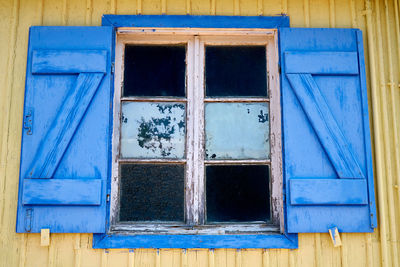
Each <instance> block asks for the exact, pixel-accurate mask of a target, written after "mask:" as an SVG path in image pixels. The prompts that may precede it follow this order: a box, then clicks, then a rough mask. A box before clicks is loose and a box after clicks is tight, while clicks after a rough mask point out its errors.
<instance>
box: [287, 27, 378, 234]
mask: <svg viewBox="0 0 400 267" xmlns="http://www.w3.org/2000/svg"><path fill="white" fill-rule="evenodd" d="M356 33H357V30H353V29H289V28H282V29H280V48H281V50H280V53H281V58H282V59H283V60H282V61H281V69H282V75H281V79H282V81H281V84H282V89H281V92H282V127H283V148H284V151H283V159H284V162H283V168H284V184H285V188H286V194H287V198H286V200H285V204H286V205H285V208H286V217H285V221H286V223H287V232H289V233H307V232H328V229H329V228H332V227H334V226H337V227H338V229H339V231H340V232H372V231H373V227H374V226H376V224H374V223H372V221H373V220H374V219H373V218H372V217H371V215H370V214H373V210H372V208H371V207H374V205H375V204H374V203H373V201H374V196H373V190H372V191H371V190H370V189H369V188H370V186H371V185H372V188H373V177H372V172H371V173H370V171H369V170H368V168H369V164H370V162H369V158H370V157H371V151H370V149H368V148H370V136H369V134H366V131H369V126H368V125H366V124H365V123H366V121H368V119H365V115H366V114H368V108H367V107H368V103H367V99H366V97H364V94H365V96H366V90H365V88H364V85H363V84H365V76H364V75H362V73H363V72H362V71H363V68H364V67H365V66H364V65H363V62H361V61H358V62H359V66H358V69H359V71H358V72H359V73H358V74H351V75H348V74H338V73H336V74H335V75H331V74H329V75H328V74H318V75H312V73H303V74H290V73H286V70H287V68H289V67H287V66H286V64H287V61H286V60H285V58H284V56H285V53H290V52H296V53H299V52H301V53H310V52H312V53H317V52H318V53H319V52H324V53H325V52H334V53H337V52H351V53H357V54H358V60H359V59H360V58H362V57H363V54H362V53H363V50H361V49H360V48H359V47H360V46H359V44H360V42H361V38H357V34H356ZM332 60H333V59H332ZM338 60H339V61H340V60H341V59H338ZM335 61H336V60H335ZM299 89H300V90H299ZM296 90H297V91H296ZM321 99H322V101H321ZM323 101H325V103H323ZM321 105H323V106H322V107H321ZM305 106H306V107H305ZM308 113H309V114H308ZM329 113H330V115H329ZM326 114H328V119H326ZM315 117H316V118H318V117H319V118H318V119H317V120H315ZM310 118H311V120H310ZM334 122H335V123H334ZM335 124H336V126H332V125H335ZM332 127H333V128H332ZM335 128H336V129H340V131H341V136H340V134H339V137H337V131H336V130H335ZM335 132H336V133H335ZM338 139H339V140H340V141H339V142H338V141H337V140H338ZM327 146H330V148H328V149H327ZM338 147H340V149H339V151H336V152H335V150H338V149H337V148H338ZM346 150H347V151H346ZM332 151H333V152H335V153H337V154H336V155H335V154H334V153H332ZM349 152H350V153H349ZM329 153H330V154H329ZM338 155H342V156H343V155H344V156H343V157H342V158H339V157H338ZM346 155H347V156H346ZM349 155H350V156H349ZM351 158H353V160H352V159H351ZM349 161H350V162H351V161H353V163H350V164H353V165H355V166H358V167H356V168H353V167H349V166H347V162H349ZM354 162H356V163H357V164H354ZM361 177H364V178H365V179H366V181H365V182H366V183H367V184H368V191H367V187H365V186H364V193H365V194H366V195H368V204H369V205H364V204H363V205H360V204H356V205H353V204H345V205H342V204H335V205H325V204H324V205H321V204H315V205H298V204H295V203H293V204H295V205H292V203H291V196H292V192H291V190H292V189H291V186H290V185H291V180H294V179H328V180H332V181H335V182H338V183H341V182H342V181H347V180H348V179H343V178H351V179H349V180H354V181H363V179H354V178H361ZM344 183H345V182H344ZM315 187H316V188H315V190H314V191H317V192H318V195H319V196H320V197H321V198H322V197H323V194H327V195H329V194H330V193H329V192H331V191H326V190H327V189H326V188H325V189H324V188H322V187H319V186H317V185H316V186H315ZM317 187H318V189H317ZM325 187H326V186H325ZM338 187H345V186H342V185H340V186H338ZM295 190H296V189H295ZM330 190H332V189H330ZM355 190H356V193H354V194H359V193H360V192H359V191H360V188H356V189H355ZM300 191H301V190H298V192H294V193H293V194H296V193H297V194H303V193H302V192H300ZM337 191H339V192H340V197H341V201H344V202H348V201H347V200H345V199H346V198H347V197H348V196H351V193H350V192H347V191H346V194H345V193H344V192H341V191H340V190H337ZM357 192H359V193H357ZM310 197H313V196H310ZM326 198H328V201H327V199H326ZM326 198H325V201H326V202H329V201H332V202H333V200H334V198H332V199H331V200H329V197H328V196H327V197H326ZM371 200H372V201H371ZM303 201H304V200H303ZM335 201H339V199H337V200H335ZM298 202H301V201H300V200H298ZM310 202H311V201H310ZM362 202H365V199H364V200H363V201H362ZM371 218H372V219H371Z"/></svg>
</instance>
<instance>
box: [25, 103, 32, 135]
mask: <svg viewBox="0 0 400 267" xmlns="http://www.w3.org/2000/svg"><path fill="white" fill-rule="evenodd" d="M32 123H33V108H27V109H26V112H25V116H24V129H25V130H27V132H26V134H27V135H32Z"/></svg>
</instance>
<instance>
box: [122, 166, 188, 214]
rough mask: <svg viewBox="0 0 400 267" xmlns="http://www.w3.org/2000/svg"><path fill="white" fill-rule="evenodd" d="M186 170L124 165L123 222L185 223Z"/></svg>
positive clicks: (175, 167)
mask: <svg viewBox="0 0 400 267" xmlns="http://www.w3.org/2000/svg"><path fill="white" fill-rule="evenodd" d="M184 169H185V168H184V166H183V165H171V164H168V165H166V164H165V165H162V164H121V168H120V171H121V180H120V181H121V185H120V214H119V218H120V221H183V220H184V206H183V202H184Z"/></svg>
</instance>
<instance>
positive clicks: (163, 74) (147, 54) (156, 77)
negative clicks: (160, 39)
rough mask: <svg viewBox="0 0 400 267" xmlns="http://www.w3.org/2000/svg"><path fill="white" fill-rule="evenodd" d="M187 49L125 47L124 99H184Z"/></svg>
mask: <svg viewBox="0 0 400 267" xmlns="http://www.w3.org/2000/svg"><path fill="white" fill-rule="evenodd" d="M185 58H186V47H185V46H183V45H180V46H159V45H147V46H143V45H127V46H126V47H125V66H124V91H123V95H124V96H178V97H179V96H185V66H186V64H185Z"/></svg>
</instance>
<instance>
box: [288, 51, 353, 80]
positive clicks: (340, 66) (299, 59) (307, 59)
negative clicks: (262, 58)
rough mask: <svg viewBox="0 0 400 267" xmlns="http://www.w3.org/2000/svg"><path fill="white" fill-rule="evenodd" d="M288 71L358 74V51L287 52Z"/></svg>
mask: <svg viewBox="0 0 400 267" xmlns="http://www.w3.org/2000/svg"><path fill="white" fill-rule="evenodd" d="M285 72H286V73H310V74H325V75H338V74H340V75H344V74H347V75H357V74H358V55H357V52H285Z"/></svg>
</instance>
